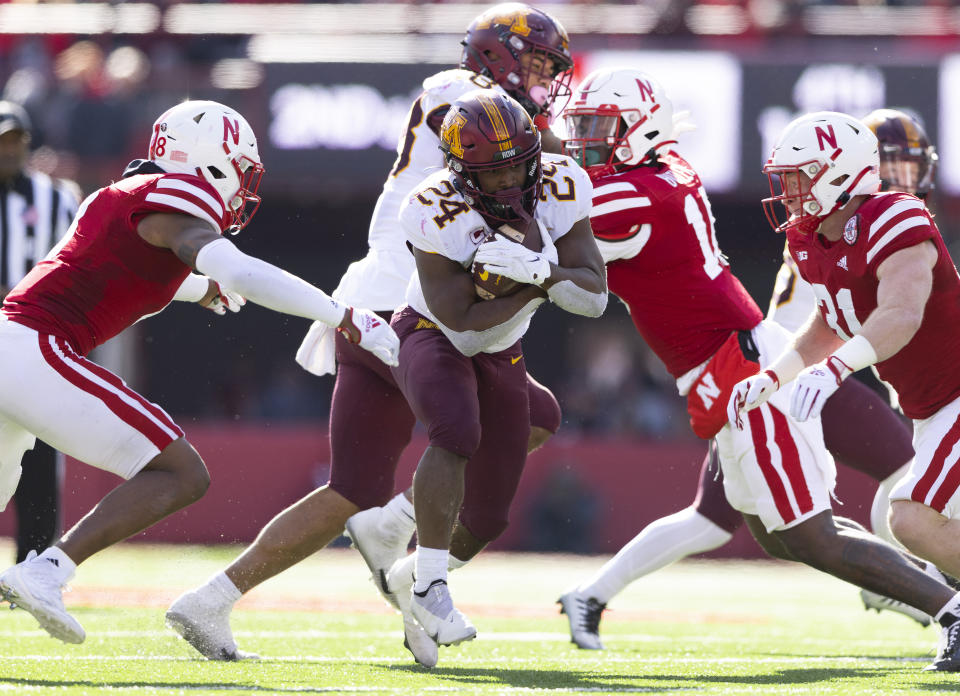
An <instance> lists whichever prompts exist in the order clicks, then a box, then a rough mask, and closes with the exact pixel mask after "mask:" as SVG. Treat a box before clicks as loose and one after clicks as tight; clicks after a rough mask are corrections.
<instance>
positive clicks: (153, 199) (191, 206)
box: [144, 193, 223, 230]
mask: <svg viewBox="0 0 960 696" xmlns="http://www.w3.org/2000/svg"><path fill="white" fill-rule="evenodd" d="M144 200H146V201H147V202H148V203H157V204H159V205H163V206H166V207H168V208H172V209H173V210H176V211H177V212H180V213H186V214H187V215H193V216H194V217H198V218H200V219H201V220H206V221H207V222H209V223H210V224H211V225H213V227H214V228H215V229H217V230H223V226H222V225H221V224H220V222H219V221H218V220H217V219H216V218H214V217H213V215H212V214H211V212H210V209H209V208H206V207H204V206H201V205H197V204H196V203H193V202H191V201H188V200H187V199H186V198H181V197H180V196H179V195H169V194H166V193H148V194H147V197H146V198H145V199H144Z"/></svg>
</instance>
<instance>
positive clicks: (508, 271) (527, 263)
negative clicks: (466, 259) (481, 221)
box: [474, 238, 550, 285]
mask: <svg viewBox="0 0 960 696" xmlns="http://www.w3.org/2000/svg"><path fill="white" fill-rule="evenodd" d="M474 262H476V263H482V264H483V266H484V268H485V269H486V270H488V271H489V272H490V273H495V274H498V275H502V276H504V277H505V278H510V280H515V281H517V282H518V283H529V284H530V285H542V284H543V281H545V280H546V279H547V278H549V277H550V261H549V260H548V259H547V256H546V254H544V253H542V252H538V251H530V250H529V249H527V247H525V246H523V244H519V243H517V242H512V241H510V240H508V239H501V238H498V239H495V240H493V241H492V242H485V243H484V244H481V245H480V248H479V249H477V254H476V256H474Z"/></svg>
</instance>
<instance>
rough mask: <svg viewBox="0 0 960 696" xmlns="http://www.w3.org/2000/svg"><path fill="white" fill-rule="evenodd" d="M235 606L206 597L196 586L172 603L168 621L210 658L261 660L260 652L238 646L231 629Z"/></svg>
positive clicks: (229, 660) (184, 637)
mask: <svg viewBox="0 0 960 696" xmlns="http://www.w3.org/2000/svg"><path fill="white" fill-rule="evenodd" d="M231 608H232V605H229V604H227V605H224V603H223V602H216V601H213V600H211V599H210V598H207V597H205V596H204V592H203V589H202V588H201V589H199V590H192V591H190V592H185V593H184V594H182V595H180V596H179V597H178V598H177V599H176V600H175V601H174V603H173V604H171V605H170V608H169V609H168V610H167V614H166V624H167V626H169V627H170V628H172V629H173V630H174V631H176V632H177V633H179V634H180V637H181V638H183V639H184V640H185V641H187V642H188V643H189V644H190V645H192V646H193V647H194V648H195V649H196V650H197V652H199V653H200V654H201V655H203V656H204V657H206V658H207V659H208V660H216V661H221V662H235V661H237V660H259V659H260V656H259V655H257V654H255V653H248V652H244V651H243V650H240V649H238V648H237V643H236V641H234V639H233V631H231V630H230V610H231Z"/></svg>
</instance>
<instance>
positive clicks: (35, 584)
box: [0, 551, 87, 643]
mask: <svg viewBox="0 0 960 696" xmlns="http://www.w3.org/2000/svg"><path fill="white" fill-rule="evenodd" d="M57 570H58V568H57V566H55V565H53V562H51V561H50V560H49V559H46V558H38V557H37V552H36V551H31V552H30V553H28V554H27V557H26V559H25V560H23V561H21V562H20V563H18V564H17V565H15V566H13V567H12V568H8V569H7V570H5V571H4V572H3V573H2V574H0V596H2V597H3V599H4V600H6V601H8V602H10V607H11V608H13V607H16V608H18V609H23V610H24V611H26V612H29V613H30V614H31V615H33V618H35V619H36V620H37V622H38V623H39V624H40V627H41V628H42V629H43V630H45V631H46V632H47V633H49V634H50V635H51V636H53V637H54V638H56V639H57V640H62V641H63V642H64V643H82V642H83V640H84V639H85V638H86V637H87V634H86V631H84V630H83V626H81V625H80V622H79V621H77V620H76V619H75V618H73V617H72V616H70V614H68V613H67V609H66V607H64V606H63V587H64V586H65V585H66V583H67V581H69V580H70V578H69V577H68V578H66V579H65V580H61V579H60V578H59V577H58V573H57Z"/></svg>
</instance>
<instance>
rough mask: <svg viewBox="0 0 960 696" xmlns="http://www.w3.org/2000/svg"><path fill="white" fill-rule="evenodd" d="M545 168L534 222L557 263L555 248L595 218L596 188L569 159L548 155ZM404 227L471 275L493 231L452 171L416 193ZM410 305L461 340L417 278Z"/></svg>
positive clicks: (495, 346) (492, 348) (509, 341)
mask: <svg viewBox="0 0 960 696" xmlns="http://www.w3.org/2000/svg"><path fill="white" fill-rule="evenodd" d="M542 162H543V193H542V195H541V197H540V203H539V204H538V205H537V208H536V211H535V212H534V220H535V221H536V222H537V224H538V227H539V230H540V236H541V238H542V240H543V249H544V253H545V254H547V255H548V257H549V258H551V260H552V261H554V262H556V260H557V257H556V248H555V246H554V244H555V242H556V241H557V240H558V239H560V238H561V237H562V236H563V235H565V234H566V233H567V232H569V231H570V228H571V227H573V225H574V223H576V222H577V221H579V220H582V219H584V218H586V217H589V215H590V206H591V201H592V198H593V184H592V183H591V182H590V177H589V176H587V173H586V172H585V171H583V170H582V169H581V168H580V167H579V166H578V165H577V164H576V163H575V162H574V161H573V160H572V159H570V158H569V157H566V156H564V155H553V154H546V153H544V154H543V156H542ZM400 223H401V225H402V227H403V230H404V232H405V233H406V239H407V240H408V241H409V242H410V243H411V244H412V245H413V246H414V247H416V248H417V249H421V250H422V251H427V252H430V253H434V254H441V255H443V256H445V257H447V258H448V259H452V260H453V261H456V262H457V263H459V264H460V265H461V266H463V268H464V269H465V270H469V269H470V266H471V265H472V264H473V257H474V255H475V254H476V253H477V247H478V246H479V245H480V243H481V242H482V241H483V240H484V238H485V237H486V236H487V234H488V233H489V232H490V231H491V228H490V227H489V226H488V225H487V224H486V222H485V221H484V219H483V217H481V216H480V214H479V213H478V212H476V211H475V210H474V209H473V208H470V207H469V206H467V204H466V203H464V201H463V197H462V196H461V195H460V194H459V193H458V192H457V191H456V189H455V188H454V186H453V176H452V175H451V173H450V172H449V171H448V170H446V169H444V170H443V171H440V172H435V173H434V174H432V175H430V176H428V177H427V178H426V179H425V180H423V181H422V182H421V184H420V185H419V186H418V187H417V188H415V189H413V191H411V193H410V195H409V196H407V198H406V200H405V201H404V203H403V205H402V207H401V208H400ZM406 301H407V303H408V304H409V305H410V306H411V307H413V308H414V309H415V310H417V311H418V312H419V313H420V314H422V315H424V316H425V317H427V318H429V319H430V320H431V321H433V322H434V323H436V324H437V325H438V326H439V327H440V329H441V330H442V331H443V332H444V333H445V334H447V335H456V332H454V331H451V330H450V329H449V328H447V327H446V326H444V325H443V324H442V323H441V322H440V321H438V320H437V318H436V317H435V316H434V315H433V314H432V313H431V312H430V309H429V308H428V307H427V301H426V299H425V298H424V295H423V288H422V287H421V286H420V277H419V276H418V275H417V274H416V273H414V274H413V275H412V276H411V278H410V284H409V286H408V287H407V293H406ZM529 326H530V319H529V317H528V318H527V321H525V322H523V323H521V324H519V325H518V326H517V328H516V329H515V330H514V331H512V332H510V333H509V334H508V335H506V336H504V337H502V338H500V339H499V340H497V341H496V342H495V343H492V344H491V345H489V346H486V347H484V348H483V350H482V352H484V353H496V352H499V351H501V350H504V349H506V348H509V347H510V346H511V345H513V344H514V343H515V342H516V341H517V339H519V338H520V337H521V336H523V334H525V333H526V331H527V328H528V327H529Z"/></svg>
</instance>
